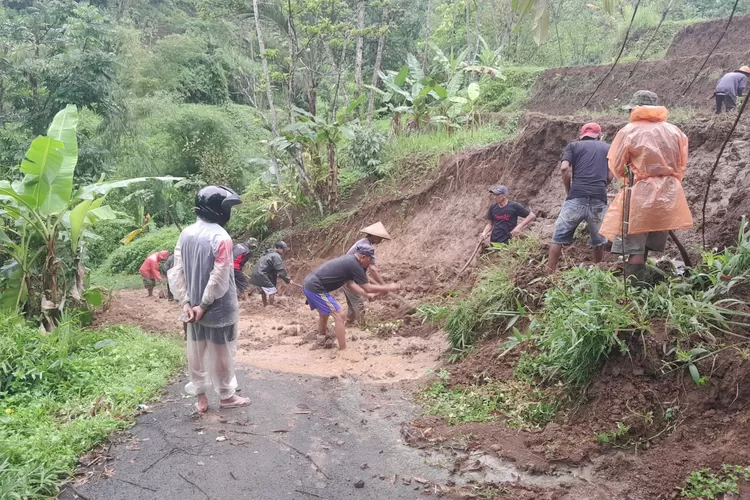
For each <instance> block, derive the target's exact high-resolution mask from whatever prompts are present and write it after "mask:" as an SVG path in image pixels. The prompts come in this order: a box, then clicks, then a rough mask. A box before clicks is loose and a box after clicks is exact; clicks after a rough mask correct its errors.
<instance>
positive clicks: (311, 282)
mask: <svg viewBox="0 0 750 500" xmlns="http://www.w3.org/2000/svg"><path fill="white" fill-rule="evenodd" d="M374 255H375V250H374V249H373V248H372V246H370V245H360V246H357V247H356V248H355V250H354V253H353V254H351V255H349V254H347V255H343V256H341V257H337V258H335V259H333V260H329V261H328V262H324V263H323V264H321V265H320V266H319V267H318V268H317V269H315V270H313V271H312V272H311V273H310V274H308V275H307V277H306V278H305V281H304V282H303V284H302V291H303V292H304V294H305V297H307V303H308V304H309V306H310V310H312V311H318V314H319V315H320V317H319V322H318V334H319V335H326V331H327V329H328V317H329V316H331V315H332V316H333V320H334V323H335V325H334V326H335V331H336V340H337V341H338V345H339V349H340V350H343V349H346V326H345V323H346V317H345V315H344V313H343V311H342V310H341V306H339V304H338V302H336V299H335V298H333V295H331V292H333V291H334V290H337V289H339V288H341V287H342V286H344V285H348V286H349V289H350V290H351V291H353V292H354V293H356V294H357V295H359V296H360V297H364V296H366V295H367V294H378V295H387V294H388V293H390V292H397V291H399V290H400V289H401V287H400V286H399V284H398V283H390V284H382V285H381V284H371V283H369V282H368V281H367V268H368V267H369V266H370V264H371V263H372V258H373V256H374Z"/></svg>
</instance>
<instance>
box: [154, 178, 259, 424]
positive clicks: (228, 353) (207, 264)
mask: <svg viewBox="0 0 750 500" xmlns="http://www.w3.org/2000/svg"><path fill="white" fill-rule="evenodd" d="M240 203H241V200H240V198H239V196H237V193H235V192H234V191H232V190H231V189H229V188H228V187H225V186H207V187H204V188H203V189H201V190H200V191H199V192H198V194H197V195H196V197H195V213H196V215H197V216H198V217H197V220H196V222H195V223H194V224H192V225H190V226H188V227H186V228H185V229H184V230H183V231H182V233H181V234H180V237H179V239H178V240H177V246H176V247H175V250H174V266H173V267H172V269H170V270H169V272H168V278H169V285H170V288H171V289H172V293H173V294H174V296H175V298H176V299H177V300H178V301H179V303H180V305H181V306H182V310H183V315H182V317H181V319H182V320H183V321H184V322H186V323H187V324H188V326H187V361H188V373H189V376H190V382H189V383H188V384H187V385H186V386H185V392H187V393H188V394H191V395H197V396H198V402H197V403H196V404H195V408H196V410H197V411H198V413H205V412H206V411H208V398H207V397H206V390H208V389H209V388H210V387H213V389H214V390H215V391H217V392H218V393H219V398H220V401H219V407H220V408H236V407H239V406H246V405H248V404H250V400H249V399H248V398H242V397H239V396H237V394H235V392H236V388H237V378H236V377H235V373H234V355H235V353H236V352H237V323H238V321H239V306H238V302H237V290H236V288H235V284H234V272H233V271H234V269H233V267H234V266H233V259H232V238H230V236H229V234H228V233H227V232H226V230H225V229H224V226H225V225H226V223H227V222H229V217H230V216H231V210H232V207H233V206H234V205H238V204H240Z"/></svg>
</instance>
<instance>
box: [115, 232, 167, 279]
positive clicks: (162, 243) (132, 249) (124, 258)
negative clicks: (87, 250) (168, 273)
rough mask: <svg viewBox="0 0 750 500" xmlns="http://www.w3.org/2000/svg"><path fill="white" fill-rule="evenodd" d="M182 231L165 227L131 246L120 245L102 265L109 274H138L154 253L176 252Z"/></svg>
mask: <svg viewBox="0 0 750 500" xmlns="http://www.w3.org/2000/svg"><path fill="white" fill-rule="evenodd" d="M179 236H180V231H179V230H178V229H177V228H176V227H165V228H162V229H158V230H156V231H152V232H149V233H147V234H146V235H144V236H141V237H139V238H136V239H135V240H134V241H133V242H132V243H130V244H129V245H120V246H119V247H118V248H117V249H116V250H115V251H114V252H112V253H111V254H110V256H109V257H108V258H107V260H106V261H105V262H104V264H102V270H103V271H105V272H106V273H109V274H136V273H138V269H139V268H140V267H141V264H143V261H144V260H146V257H148V256H149V255H151V254H152V253H153V252H158V251H160V250H169V251H170V252H171V251H173V250H174V247H175V245H176V244H177V238H178V237H179Z"/></svg>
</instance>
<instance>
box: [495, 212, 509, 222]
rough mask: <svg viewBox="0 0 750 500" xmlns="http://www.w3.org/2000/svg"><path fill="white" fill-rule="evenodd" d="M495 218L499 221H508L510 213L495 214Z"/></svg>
mask: <svg viewBox="0 0 750 500" xmlns="http://www.w3.org/2000/svg"><path fill="white" fill-rule="evenodd" d="M495 220H496V221H498V222H500V221H510V214H495Z"/></svg>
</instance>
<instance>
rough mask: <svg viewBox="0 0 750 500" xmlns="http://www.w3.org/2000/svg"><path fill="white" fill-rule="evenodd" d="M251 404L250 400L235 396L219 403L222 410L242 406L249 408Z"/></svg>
mask: <svg viewBox="0 0 750 500" xmlns="http://www.w3.org/2000/svg"><path fill="white" fill-rule="evenodd" d="M249 404H250V398H241V397H239V396H238V395H236V394H234V395H232V397H231V398H229V399H222V400H221V401H219V406H220V407H221V408H239V407H240V406H247V405H249Z"/></svg>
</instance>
